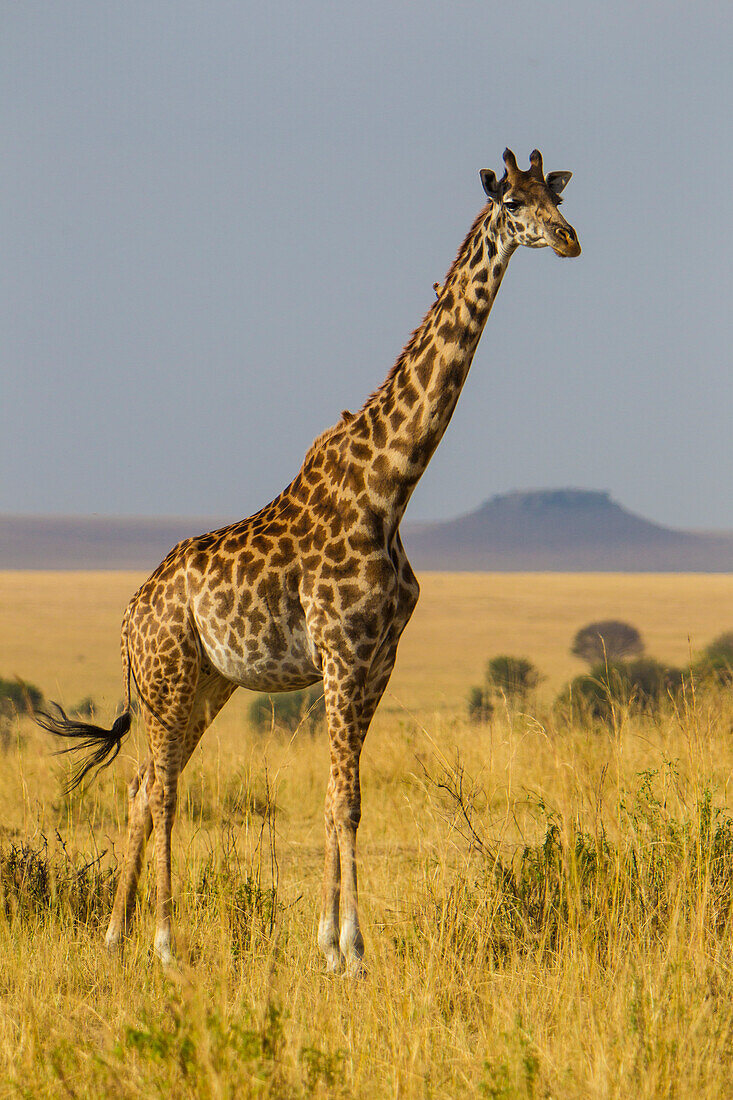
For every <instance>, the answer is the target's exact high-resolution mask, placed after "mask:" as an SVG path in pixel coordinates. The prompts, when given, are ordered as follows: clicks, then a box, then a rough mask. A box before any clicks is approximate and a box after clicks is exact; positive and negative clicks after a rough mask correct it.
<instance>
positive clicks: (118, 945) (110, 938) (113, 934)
mask: <svg viewBox="0 0 733 1100" xmlns="http://www.w3.org/2000/svg"><path fill="white" fill-rule="evenodd" d="M104 946H105V947H106V948H107V950H108V951H109V953H110V954H111V955H115V954H118V953H120V952H121V951H122V933H121V932H120V931H119V929H117V928H108V929H107V932H106V933H105V937H104Z"/></svg>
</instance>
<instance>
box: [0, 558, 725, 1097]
mask: <svg viewBox="0 0 733 1100" xmlns="http://www.w3.org/2000/svg"><path fill="white" fill-rule="evenodd" d="M140 579H141V578H140V577H139V576H137V575H134V574H121V573H120V574H115V573H98V574H73V573H67V574H50V573H45V574H44V573H5V574H0V676H4V677H6V678H10V677H12V676H14V675H17V676H20V677H22V678H23V679H24V680H27V681H29V682H31V683H33V684H36V685H38V687H40V688H41V689H42V690H43V692H44V693H45V695H46V696H47V697H48V698H50V699H57V700H59V701H60V702H61V703H63V704H64V705H65V706H67V707H69V708H72V709H73V708H74V706H75V705H78V704H79V703H80V702H81V701H82V700H83V699H86V698H88V697H91V698H92V700H93V702H94V707H95V714H96V718H97V720H99V721H101V722H103V723H104V724H109V722H111V720H112V718H113V716H114V713H115V708H116V706H117V705H118V702H119V700H120V698H121V695H122V685H121V674H120V665H119V655H118V631H119V622H120V618H121V615H122V611H123V609H124V606H125V604H126V602H127V599H128V598H129V595H130V594H131V593H132V591H134V589H135V588H136V586H137V584H138V583H139V581H140ZM421 583H422V590H423V594H422V598H421V602H420V604H419V606H418V610H417V611H416V613H415V616H414V618H413V621H412V623H411V624H410V626H409V627H408V630H407V631H406V633H405V636H404V639H403V641H402V644H401V648H400V654H399V657H398V665H397V670H396V672H395V675H394V676H393V679H392V682H391V684H390V688H389V691H388V695H387V696H386V697H385V700H384V702H383V704H382V707H381V708H380V711H379V712H378V714H377V717H376V719H375V722H374V724H373V727H372V730H371V732H370V734H369V737H368V739H367V742H366V746H365V749H364V754H363V762H362V800H363V818H362V825H361V829H360V832H359V850H360V861H361V862H360V899H361V915H362V922H363V928H364V932H365V939H366V945H367V962H368V972H367V976H366V977H365V978H364V979H363V980H361V981H353V980H349V979H347V978H341V977H339V978H330V977H327V976H326V975H325V973H324V969H323V966H322V963H321V959H320V956H319V954H318V951H317V948H316V945H315V933H316V925H317V914H318V902H319V891H320V875H321V861H322V803H323V795H324V791H325V782H326V776H327V770H328V749H327V744H326V740H325V735H324V733H323V731H316V733H315V735H314V736H311V735H310V733H308V732H307V731H306V730H305V729H301V730H300V731H299V732H297V733H296V734H295V735H294V736H293V735H291V734H289V733H285V732H283V731H281V730H278V729H277V728H271V729H270V730H269V731H267V732H264V733H261V732H256V731H254V730H252V729H251V728H250V725H249V718H248V706H249V699H248V697H247V695H246V694H245V693H244V692H239V693H237V694H236V695H235V696H234V698H233V699H232V701H231V702H230V703H229V704H228V706H227V707H226V708H225V710H224V711H223V712H222V714H221V715H220V716H219V718H218V719H217V721H216V722H215V723H214V725H213V726H212V728H211V729H210V730H209V731H208V733H207V734H206V736H205V738H204V741H203V743H202V746H201V747H200V748H199V749H198V750H197V752H196V753H195V754H194V757H193V759H192V761H191V763H190V764H189V766H188V768H187V770H186V772H185V773H184V777H183V780H182V785H181V792H180V800H179V813H178V820H177V825H176V830H175V833H174V889H175V894H176V899H177V900H176V929H177V953H178V957H179V959H180V966H179V968H178V970H177V971H175V972H164V971H163V970H162V969H161V968H160V967H159V966H158V964H157V963H156V962H155V961H154V960H153V958H152V952H151V946H152V938H153V910H152V904H153V896H152V885H153V883H152V875H151V874H150V867H149V866H148V868H147V871H146V872H144V874H143V880H142V884H141V892H140V900H139V907H138V914H137V923H136V925H135V928H134V930H133V932H132V934H131V936H130V938H129V940H128V941H127V943H126V946H125V951H124V954H123V955H122V956H121V957H117V956H112V957H110V956H109V955H108V954H107V953H106V952H105V950H104V948H103V945H102V939H103V932H104V927H105V922H106V919H107V916H108V910H109V906H110V904H111V896H112V893H113V889H114V876H115V872H116V866H117V861H118V860H119V858H120V857H121V851H122V847H123V844H124V833H125V814H126V784H127V782H128V781H129V779H130V777H131V776H132V775H133V772H134V768H135V762H136V761H137V760H138V759H140V758H141V757H142V756H143V755H144V752H145V747H144V737H143V734H142V732H141V730H140V728H139V723H136V724H135V726H134V730H133V734H132V736H131V737H130V738H129V739H128V741H127V742H125V744H124V746H123V750H122V753H121V754H120V756H119V758H118V760H117V761H116V762H115V764H114V765H113V766H112V767H111V768H110V769H109V770H107V771H105V772H102V774H101V775H100V776H99V777H98V779H97V780H96V782H95V783H94V785H92V786H91V787H89V789H88V790H87V791H86V792H85V793H83V794H81V793H79V792H75V793H74V794H73V795H71V796H66V795H64V794H63V793H62V785H63V781H64V778H65V777H66V776H67V775H68V768H69V765H68V762H67V760H66V758H63V757H54V756H52V755H51V754H50V750H51V749H52V748H53V747H54V746H53V744H52V743H51V742H50V739H49V738H48V735H45V734H43V733H42V732H41V731H39V730H37V729H36V728H35V727H34V726H33V724H32V723H31V721H30V720H29V719H28V718H26V717H20V718H17V717H14V718H12V719H10V720H8V721H7V722H6V723H5V725H4V726H3V728H2V730H1V731H0V800H1V801H2V805H3V807H4V812H3V815H2V818H1V819H0V853H1V854H0V898H1V899H2V904H1V906H0V1096H2V1097H4V1096H26V1097H34V1098H35V1097H45V1096H49V1097H50V1096H53V1097H56V1096H59V1097H60V1096H66V1097H104V1096H111V1097H151V1096H166V1097H197V1098H198V1097H205V1098H208V1097H212V1098H218V1097H248V1096H263V1097H283V1098H291V1097H292V1098H297V1097H311V1096H313V1097H331V1096H333V1097H364V1098H375V1100H376V1098H384V1097H400V1098H408V1097H435V1098H458V1097H495V1098H496V1097H505V1098H509V1097H558V1098H565V1097H568V1098H575V1097H577V1098H581V1097H582V1098H587V1097H662V1096H664V1097H667V1096H669V1097H681V1098H683V1097H727V1096H733V950H732V948H731V936H732V935H733V927H732V925H733V911H732V906H733V890H732V884H733V877H732V876H733V820H732V819H733V791H732V790H731V789H730V782H729V781H730V778H731V774H732V773H733V699H732V698H731V692H730V689H729V688H728V689H726V688H722V687H720V686H716V685H702V684H700V685H693V686H690V685H688V687H687V688H686V690H685V692H684V694H682V695H680V696H679V697H677V698H676V699H674V700H672V699H669V700H667V701H663V703H662V705H661V706H660V707H659V709H658V710H657V711H655V712H654V713H650V714H638V713H634V712H633V711H632V710H630V709H629V708H627V707H623V706H619V707H615V708H614V711H613V714H612V716H611V718H610V719H609V721H607V722H599V721H592V720H590V719H588V720H584V721H580V720H579V719H577V718H572V717H571V716H570V715H569V714H568V713H566V712H562V711H557V710H553V707H552V701H553V699H554V697H555V695H556V694H557V692H558V691H559V689H560V688H561V686H562V685H563V684H564V683H565V682H566V681H567V680H568V679H570V678H571V677H572V676H574V675H576V674H577V673H578V672H580V671H582V670H583V667H584V666H582V664H581V663H580V662H579V661H578V660H576V659H575V658H573V657H571V656H570V654H569V647H570V642H571V639H572V637H573V634H574V632H575V631H576V630H577V629H578V627H580V626H582V625H584V624H585V623H587V622H589V621H591V620H594V619H596V620H597V619H604V618H609V617H613V618H619V619H624V620H628V621H630V622H631V623H633V624H634V625H635V626H636V627H638V629H639V630H640V631H641V633H642V635H643V636H644V640H645V642H646V645H647V650H648V651H649V652H650V653H651V654H653V655H654V656H655V657H658V658H660V659H663V660H665V661H668V662H670V663H673V664H675V665H677V666H683V665H685V664H688V663H689V661H690V658H691V655H694V653H696V652H697V651H699V650H700V649H701V648H702V647H703V646H705V645H706V644H707V643H708V642H709V641H710V640H711V639H712V638H713V637H714V636H715V635H717V634H719V633H721V632H722V631H724V630H730V629H731V628H733V577H731V576H723V575H710V576H671V575H660V576H650V575H643V576H641V575H640V576H634V575H598V576H594V575H574V576H562V575H557V574H553V575H540V574H533V575H526V576H520V575H508V574H498V575H470V574H469V575H455V576H452V575H447V574H434V575H426V576H424V577H423V578H421ZM499 653H512V654H519V655H522V656H526V657H529V658H530V659H531V660H532V661H533V662H534V663H535V664H536V665H537V666H538V668H539V669H540V670H541V672H542V673H543V674H544V676H545V679H544V680H543V681H542V683H541V684H540V685H539V687H538V689H537V690H536V692H534V693H533V694H532V695H531V697H529V698H527V699H525V700H524V701H523V702H522V705H521V706H520V705H515V704H513V703H511V702H510V701H506V702H502V701H500V703H499V705H497V707H496V709H495V712H494V715H493V718H492V720H491V721H490V722H489V723H487V724H483V725H476V724H472V723H470V722H469V721H468V719H467V717H466V705H465V700H466V695H467V692H468V690H469V688H470V687H471V685H472V684H475V683H477V682H479V681H480V679H481V677H482V674H483V669H484V666H485V663H486V661H487V659H488V658H489V657H492V656H494V655H496V654H499Z"/></svg>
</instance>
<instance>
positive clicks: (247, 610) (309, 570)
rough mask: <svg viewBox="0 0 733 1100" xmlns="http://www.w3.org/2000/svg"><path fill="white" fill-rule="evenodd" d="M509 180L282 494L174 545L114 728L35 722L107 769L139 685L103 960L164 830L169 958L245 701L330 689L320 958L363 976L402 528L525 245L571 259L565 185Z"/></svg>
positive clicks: (535, 174) (163, 937) (137, 609)
mask: <svg viewBox="0 0 733 1100" xmlns="http://www.w3.org/2000/svg"><path fill="white" fill-rule="evenodd" d="M504 164H505V171H504V174H503V176H502V178H501V179H497V177H496V175H495V173H494V172H492V171H489V170H485V171H483V172H481V181H482V183H483V187H484V191H485V193H486V198H487V200H488V202H487V205H485V206H484V207H483V209H482V210H481V212H480V213H479V215H478V217H477V218H476V219H475V221H474V223H473V225H472V226H471V228H470V230H469V232H468V235H467V236H466V238H465V240H464V242H463V244H462V245H461V247H460V249H459V250H458V254H457V256H456V259H455V260H454V262H453V264H452V265H451V267H450V269H449V271H448V274H447V275H446V278H445V280H444V281H443V283H442V284H435V289H436V293H437V295H438V297H437V299H436V301H434V302H433V304H432V306H431V307H430V309H429V310H428V312H427V314H426V316H425V318H424V320H423V322H422V324H421V325H420V326H419V327H418V328H417V329H415V331H414V332H413V334H412V336H411V337H410V339H409V340H408V342H407V344H406V346H405V348H404V350H403V351H402V353H401V355H400V356H399V358H398V359H397V362H396V363H395V365H394V367H393V368H392V370H391V371H390V372H389V374H388V375H387V378H386V379H385V381H384V382H383V383H382V385H381V386H380V387H379V388H378V389H377V390H376V391H375V392H374V393H373V394H372V395H371V396H370V397H369V398H368V399H367V401H366V402H365V404H364V405H363V406H362V408H361V409H360V410H359V412H357V413H349V412H348V411H344V413H343V414H342V417H341V420H340V421H339V422H338V423H337V424H336V425H334V426H333V427H332V428H329V429H328V430H327V431H325V432H324V433H323V434H322V435H320V436H319V437H318V439H316V440H315V442H314V443H313V444H312V446H311V447H310V448H309V450H308V452H307V454H306V456H305V459H304V462H303V465H302V467H301V469H300V471H299V473H298V474H297V476H296V477H295V479H294V480H293V481H292V482H291V484H290V485H288V486H287V488H285V489H284V490H283V492H282V493H281V494H280V495H279V496H278V497H277V498H276V499H275V500H273V501H272V503H270V504H268V505H267V506H266V507H265V508H263V509H262V510H261V511H260V512H257V514H256V515H254V516H251V517H250V518H249V519H245V520H242V522H240V523H234V524H231V525H230V526H228V527H223V528H221V529H220V530H218V531H212V532H210V533H209V534H205V535H200V536H198V537H196V538H190V539H186V540H185V541H184V542H181V543H179V544H178V546H176V547H174V549H173V550H172V551H171V552H170V554H169V555H168V556H167V557H166V559H165V560H164V561H163V562H162V563H161V565H159V566H158V568H157V569H156V570H155V572H154V573H153V574H152V576H151V577H150V578H149V579H148V580H146V581H145V583H144V584H143V585H142V586H141V587H140V588H139V589H138V591H137V592H136V593H135V595H134V596H133V597H132V599H131V601H130V603H129V605H128V607H127V610H126V611H125V615H124V619H123V623H122V665H123V676H124V680H125V685H126V701H125V711H124V713H123V715H121V717H120V718H118V719H117V721H116V722H115V724H114V726H113V727H112V729H111V730H105V729H102V728H100V727H98V726H95V725H93V724H91V723H85V722H80V721H75V720H72V719H69V718H67V716H66V715H65V714H64V713H63V711H60V710H59V713H58V714H56V715H49V714H40V715H38V720H39V722H40V724H41V725H43V726H44V728H46V729H48V730H50V731H51V732H53V733H55V734H58V735H59V736H61V737H66V738H70V739H71V741H72V747H74V745H73V742H74V741H75V740H82V741H83V745H82V746H81V747H83V748H87V749H89V748H91V749H93V750H94V751H93V752H92V753H91V754H90V756H89V757H88V758H87V759H86V761H85V762H84V764H83V766H81V767H80V768H79V770H78V772H77V775H76V776H75V782H78V781H80V780H81V779H82V778H83V776H84V774H85V773H86V772H87V771H88V770H89V769H90V768H94V767H99V766H101V765H102V764H103V763H104V762H105V761H107V762H108V761H109V758H111V757H113V755H115V754H116V752H117V751H118V749H119V745H120V742H121V740H122V737H123V736H124V735H125V734H126V733H127V731H128V730H129V727H130V686H131V682H132V684H133V685H134V687H135V689H136V691H137V695H138V698H139V701H140V706H141V711H142V714H143V717H144V720H145V725H146V727H147V733H148V741H149V755H148V758H147V760H146V761H145V763H144V764H143V765H142V767H141V768H140V770H139V773H138V775H137V777H136V779H135V780H134V781H133V783H132V784H131V787H130V802H129V835H128V844H127V851H126V855H125V860H124V864H123V868H122V873H121V875H120V880H119V884H118V887H117V893H116V896H115V901H114V905H113V908H112V915H111V918H110V923H109V928H108V930H107V937H106V938H107V943H108V944H109V945H110V946H116V945H117V944H119V943H120V942H121V940H122V937H123V935H124V933H125V932H126V930H127V928H128V926H129V923H130V920H131V918H132V914H133V912H134V908H135V895H136V891H137V883H138V878H139V875H140V870H141V866H142V860H143V852H144V848H145V843H146V841H147V840H148V838H149V836H150V834H151V832H153V831H154V833H155V858H156V881H157V914H156V932H155V951H156V953H157V955H158V957H159V958H160V959H161V961H162V962H163V963H166V964H167V963H170V962H171V961H172V960H173V954H172V943H173V939H172V936H173V930H172V924H171V909H172V898H171V830H172V828H173V819H174V816H175V810H176V798H177V788H178V779H179V776H180V774H181V771H182V769H183V768H184V767H185V765H186V763H187V761H188V759H189V758H190V756H191V753H192V752H193V750H194V749H195V747H196V745H197V744H198V742H199V740H200V738H201V736H202V734H203V733H204V730H205V729H206V727H207V726H208V725H209V724H210V723H211V721H212V720H213V718H214V717H215V715H216V714H217V713H218V711H219V710H220V709H221V708H222V706H223V705H224V704H225V703H226V702H227V700H228V699H229V697H230V696H231V694H232V692H233V691H235V689H236V688H237V687H245V688H252V689H253V690H255V691H265V692H277V691H289V690H292V689H295V688H304V687H307V686H309V685H310V684H314V683H317V682H318V681H319V680H322V681H323V688H324V695H325V702H326V714H327V722H328V736H329V742H330V758H331V766H330V775H329V779H328V787H327V792H326V805H325V829H326V852H325V869H324V876H323V886H322V897H321V916H320V921H319V927H318V944H319V947H320V949H321V951H322V952H323V955H324V957H325V960H326V965H327V967H328V969H329V970H333V971H337V970H339V969H341V968H342V967H344V965H345V966H346V968H347V969H348V970H349V971H350V972H352V973H359V972H360V971H361V966H362V956H363V953H364V941H363V938H362V934H361V928H360V925H359V913H358V903H357V865H356V835H357V830H358V827H359V820H360V818H361V793H360V785H359V758H360V753H361V749H362V745H363V743H364V738H365V737H366V733H367V730H368V728H369V724H370V722H371V720H372V717H373V715H374V711H375V710H376V707H377V704H378V703H379V700H380V699H381V697H382V694H383V692H384V689H385V687H386V686H387V682H388V680H389V678H390V675H391V673H392V669H393V667H394V663H395V657H396V654H397V645H398V642H399V639H400V636H401V634H402V631H403V630H404V628H405V626H406V625H407V622H408V620H409V619H410V616H411V615H412V612H413V609H414V607H415V604H416V603H417V598H418V592H419V588H418V583H417V579H416V577H415V574H414V573H413V571H412V569H411V567H410V563H409V562H408V560H407V557H406V555H405V551H404V549H403V547H402V542H401V540H400V535H399V525H400V521H401V519H402V516H403V514H404V511H405V508H406V506H407V503H408V501H409V499H410V497H411V495H412V492H413V490H414V488H415V486H416V485H417V482H418V480H419V479H420V476H421V475H422V473H423V471H424V470H425V468H426V466H427V464H428V462H429V461H430V459H431V457H432V455H433V453H434V451H435V448H436V447H437V446H438V443H439V442H440V440H441V438H442V436H443V433H444V432H445V430H446V428H447V426H448V422H449V421H450V418H451V416H452V414H453V410H454V409H455V406H456V402H457V401H458V397H459V395H460V393H461V390H462V388H463V384H464V382H465V380H466V376H467V374H468V370H469V367H470V365H471V361H472V359H473V356H474V353H475V351H476V347H477V345H478V341H479V338H480V336H481V333H482V331H483V328H484V325H485V323H486V320H487V318H488V316H489V312H490V310H491V307H492V305H493V302H494V298H495V297H496V294H497V291H498V289H499V286H500V285H501V281H502V279H503V277H504V273H505V271H506V268H507V265H508V263H509V260H510V258H511V256H512V254H513V253H514V251H515V250H516V249H517V247H518V246H519V245H526V246H528V247H530V248H543V247H548V246H549V247H550V248H552V249H553V250H554V251H555V252H556V253H557V254H558V255H560V256H577V255H579V253H580V245H579V244H578V239H577V236H576V234H575V230H574V229H573V228H572V226H570V225H569V224H568V222H567V221H566V220H565V219H564V218H563V216H562V215H561V214H560V211H559V209H558V207H559V203H560V198H559V195H560V192H561V191H562V190H563V189H564V187H565V185H566V184H567V181H568V180H569V179H570V173H569V172H553V173H549V174H548V175H547V176H545V175H544V172H543V166H542V157H541V155H540V153H539V152H538V151H537V150H534V151H533V153H532V154H531V157H530V168H529V170H528V171H526V172H524V171H522V170H521V169H519V168H518V166H517V162H516V158H515V157H514V154H513V153H512V152H511V150H509V149H507V150H506V151H505V153H504Z"/></svg>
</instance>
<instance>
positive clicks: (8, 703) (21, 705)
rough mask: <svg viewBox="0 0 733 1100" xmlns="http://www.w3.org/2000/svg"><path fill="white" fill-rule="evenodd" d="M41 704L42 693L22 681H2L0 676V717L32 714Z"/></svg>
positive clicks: (32, 685)
mask: <svg viewBox="0 0 733 1100" xmlns="http://www.w3.org/2000/svg"><path fill="white" fill-rule="evenodd" d="M42 702H43V693H42V692H41V690H40V689H39V688H37V687H35V685H34V684H27V683H25V681H24V680H4V679H3V678H2V677H1V676H0V716H4V717H6V718H8V717H10V716H11V715H13V714H32V713H33V711H34V710H35V709H36V708H37V707H38V706H40V704H41V703H42Z"/></svg>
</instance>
